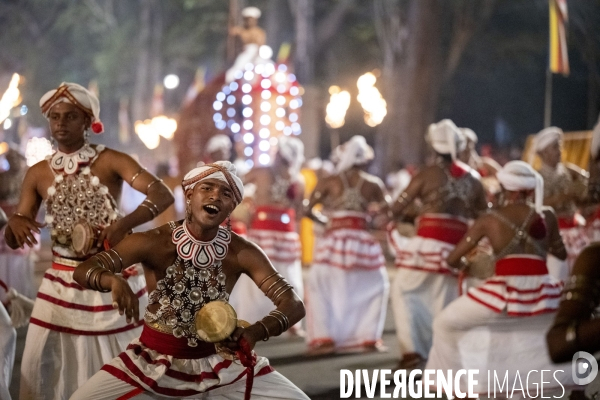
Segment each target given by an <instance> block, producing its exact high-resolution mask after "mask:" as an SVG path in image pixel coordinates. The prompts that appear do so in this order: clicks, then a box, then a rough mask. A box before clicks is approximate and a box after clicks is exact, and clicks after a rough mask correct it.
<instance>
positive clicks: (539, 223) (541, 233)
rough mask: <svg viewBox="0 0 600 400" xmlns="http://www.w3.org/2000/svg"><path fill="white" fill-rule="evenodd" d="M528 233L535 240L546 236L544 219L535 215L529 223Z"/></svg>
mask: <svg viewBox="0 0 600 400" xmlns="http://www.w3.org/2000/svg"><path fill="white" fill-rule="evenodd" d="M529 235H530V236H531V237H532V238H534V239H537V240H541V239H543V238H545V237H546V220H545V219H544V218H542V217H541V216H540V215H537V216H536V217H535V219H534V220H533V222H532V223H531V225H529Z"/></svg>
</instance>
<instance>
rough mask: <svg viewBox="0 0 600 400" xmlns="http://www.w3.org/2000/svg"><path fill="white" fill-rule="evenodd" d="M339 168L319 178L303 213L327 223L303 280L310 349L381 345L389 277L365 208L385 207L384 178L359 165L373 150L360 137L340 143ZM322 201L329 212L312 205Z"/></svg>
mask: <svg viewBox="0 0 600 400" xmlns="http://www.w3.org/2000/svg"><path fill="white" fill-rule="evenodd" d="M338 156H339V160H338V164H337V171H338V173H337V174H335V175H332V176H330V177H327V178H324V179H322V180H321V181H319V182H318V183H317V186H316V188H315V190H314V192H313V193H312V195H311V198H310V202H309V204H308V207H307V211H306V215H307V216H308V217H309V218H311V219H313V220H315V221H316V222H321V223H324V224H325V225H326V231H325V234H324V235H323V237H320V238H318V239H317V243H316V245H315V255H314V261H313V265H312V266H311V269H310V272H309V276H308V280H307V284H306V288H307V290H306V293H307V309H308V311H307V332H308V337H307V341H308V346H309V350H308V351H309V354H325V353H331V352H334V351H348V350H351V351H371V350H378V349H381V345H382V343H381V335H382V332H383V324H384V321H385V313H386V308H387V299H388V291H389V281H388V276H387V272H386V269H385V260H384V257H383V252H382V250H381V246H380V244H379V242H378V241H377V240H376V239H375V238H374V237H373V236H372V235H371V233H370V232H369V228H370V227H371V226H372V223H371V222H372V221H371V215H369V210H370V209H371V207H372V206H374V205H375V207H376V208H378V209H383V210H386V211H387V207H388V201H387V198H386V196H385V194H384V189H383V188H384V186H383V182H382V181H381V180H380V179H379V178H377V177H376V176H373V175H371V174H368V173H366V172H364V171H363V170H362V169H363V168H364V167H365V166H366V165H367V164H368V163H369V162H370V161H371V160H372V159H373V149H372V148H371V146H369V145H368V144H367V142H366V140H365V138H364V137H362V136H354V137H353V138H352V139H350V140H349V141H348V142H347V143H345V144H344V145H342V146H341V147H340V150H339V152H338ZM317 204H322V205H323V206H324V212H325V213H326V215H327V216H325V215H323V214H321V213H319V212H317V211H316V210H313V208H314V207H315V206H316V205H317Z"/></svg>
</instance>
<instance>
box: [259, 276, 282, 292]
mask: <svg viewBox="0 0 600 400" xmlns="http://www.w3.org/2000/svg"><path fill="white" fill-rule="evenodd" d="M275 275H279V272H273V273H272V274H271V275H269V276H267V277H266V278H265V279H263V280H262V281H261V282H260V284H259V285H258V288H259V289H260V288H262V285H264V284H265V282H266V281H268V280H269V279H271V278H272V277H274V276H275Z"/></svg>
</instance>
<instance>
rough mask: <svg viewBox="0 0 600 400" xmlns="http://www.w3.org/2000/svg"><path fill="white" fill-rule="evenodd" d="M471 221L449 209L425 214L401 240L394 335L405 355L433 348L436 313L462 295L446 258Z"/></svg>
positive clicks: (395, 283)
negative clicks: (447, 211) (413, 231)
mask: <svg viewBox="0 0 600 400" xmlns="http://www.w3.org/2000/svg"><path fill="white" fill-rule="evenodd" d="M467 228H468V224H467V221H466V220H464V219H462V218H460V217H454V216H451V215H446V214H424V215H422V216H421V217H420V218H419V219H418V220H417V236H414V237H412V238H409V239H405V240H404V241H403V242H402V243H399V242H397V241H396V240H395V239H396V236H394V235H390V242H391V244H392V247H393V248H394V250H395V252H396V261H395V264H396V267H397V268H398V270H397V272H396V276H395V278H394V281H393V283H392V288H391V298H392V307H393V310H394V321H395V324H396V335H397V337H398V342H399V344H400V351H401V354H402V355H405V354H409V353H417V354H419V355H420V356H421V358H423V359H425V358H426V357H427V354H429V350H430V349H431V341H432V324H433V319H434V318H435V317H436V316H437V315H438V314H439V313H440V312H441V311H442V310H443V309H444V307H445V306H446V305H448V303H450V302H451V301H453V300H454V299H456V298H457V297H458V294H459V282H458V278H457V276H456V275H454V274H453V273H452V272H451V270H450V269H449V268H448V265H447V264H446V258H447V257H448V255H449V254H450V252H451V251H452V250H453V249H454V247H455V245H456V243H458V242H459V241H460V239H461V238H462V236H463V235H464V234H465V232H466V231H467Z"/></svg>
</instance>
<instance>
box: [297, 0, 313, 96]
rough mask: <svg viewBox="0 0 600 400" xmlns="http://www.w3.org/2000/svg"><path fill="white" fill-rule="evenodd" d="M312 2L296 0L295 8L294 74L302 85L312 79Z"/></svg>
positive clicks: (310, 81)
mask: <svg viewBox="0 0 600 400" xmlns="http://www.w3.org/2000/svg"><path fill="white" fill-rule="evenodd" d="M314 7H315V5H314V0H298V1H296V6H295V19H296V52H295V57H294V67H295V73H296V76H297V77H298V81H299V82H300V83H302V84H304V85H309V84H311V83H312V81H313V78H314V70H315V68H314V31H315V29H314Z"/></svg>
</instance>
